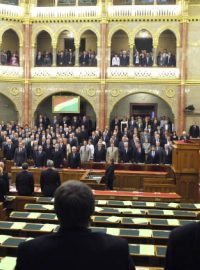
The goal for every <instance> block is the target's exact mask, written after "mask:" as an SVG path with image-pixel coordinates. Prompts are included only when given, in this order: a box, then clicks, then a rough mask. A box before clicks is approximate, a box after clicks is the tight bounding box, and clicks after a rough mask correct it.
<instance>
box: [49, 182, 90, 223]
mask: <svg viewBox="0 0 200 270" xmlns="http://www.w3.org/2000/svg"><path fill="white" fill-rule="evenodd" d="M54 207H55V212H56V214H57V217H58V220H59V222H60V226H61V228H78V227H87V226H88V224H89V221H90V217H91V215H92V214H93V212H94V197H93V194H92V190H91V188H90V187H89V186H87V185H86V184H84V183H82V182H80V181H75V180H70V181H67V182H65V183H63V184H62V185H61V186H60V187H59V188H58V189H57V190H56V192H55V203H54Z"/></svg>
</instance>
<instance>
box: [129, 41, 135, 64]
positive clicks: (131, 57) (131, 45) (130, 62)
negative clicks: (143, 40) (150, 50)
mask: <svg viewBox="0 0 200 270" xmlns="http://www.w3.org/2000/svg"><path fill="white" fill-rule="evenodd" d="M134 45H135V44H129V48H130V59H129V66H130V67H132V66H133V48H134Z"/></svg>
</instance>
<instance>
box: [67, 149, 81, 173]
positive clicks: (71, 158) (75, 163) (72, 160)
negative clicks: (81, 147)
mask: <svg viewBox="0 0 200 270" xmlns="http://www.w3.org/2000/svg"><path fill="white" fill-rule="evenodd" d="M68 166H69V167H70V168H73V169H76V168H78V167H80V166H81V157H80V154H79V153H78V152H76V153H75V154H73V153H69V155H68Z"/></svg>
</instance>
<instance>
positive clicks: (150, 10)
mask: <svg viewBox="0 0 200 270" xmlns="http://www.w3.org/2000/svg"><path fill="white" fill-rule="evenodd" d="M180 14H181V6H180V5H155V6H154V5H151V6H150V5H144V6H142V5H139V6H138V5H131V6H123V5H120V6H108V15H109V16H110V17H131V16H135V17H137V16H138V17H139V16H178V15H180Z"/></svg>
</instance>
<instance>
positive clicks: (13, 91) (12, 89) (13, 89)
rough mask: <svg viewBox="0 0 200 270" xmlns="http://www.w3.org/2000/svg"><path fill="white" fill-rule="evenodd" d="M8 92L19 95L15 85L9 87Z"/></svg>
mask: <svg viewBox="0 0 200 270" xmlns="http://www.w3.org/2000/svg"><path fill="white" fill-rule="evenodd" d="M10 94H11V95H12V96H18V95H19V89H18V88H17V87H13V88H11V89H10Z"/></svg>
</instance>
